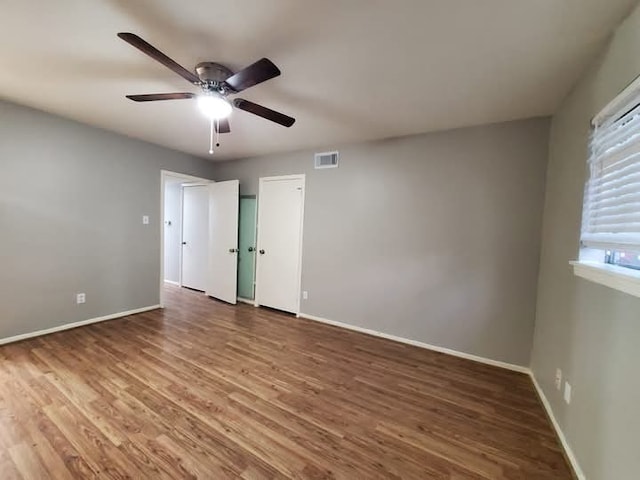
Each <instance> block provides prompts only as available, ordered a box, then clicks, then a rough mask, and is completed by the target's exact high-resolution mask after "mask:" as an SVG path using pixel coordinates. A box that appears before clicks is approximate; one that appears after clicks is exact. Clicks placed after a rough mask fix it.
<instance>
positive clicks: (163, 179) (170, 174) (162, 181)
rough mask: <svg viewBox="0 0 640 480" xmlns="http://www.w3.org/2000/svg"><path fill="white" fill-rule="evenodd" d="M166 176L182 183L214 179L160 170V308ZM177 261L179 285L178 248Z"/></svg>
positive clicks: (161, 301) (161, 299)
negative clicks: (178, 179)
mask: <svg viewBox="0 0 640 480" xmlns="http://www.w3.org/2000/svg"><path fill="white" fill-rule="evenodd" d="M168 177H172V178H180V179H182V180H184V182H183V183H193V182H198V183H201V184H205V185H206V184H209V183H214V180H209V179H207V178H202V177H194V176H193V175H187V174H186V173H178V172H172V171H171V170H160V221H159V222H158V223H159V226H158V228H159V229H160V279H159V282H158V288H159V296H158V298H159V305H160V308H164V187H165V185H166V183H167V180H168ZM180 217H182V198H181V199H180ZM180 241H181V242H182V218H180ZM178 261H179V266H178V268H179V272H180V286H182V249H180V257H179V259H178Z"/></svg>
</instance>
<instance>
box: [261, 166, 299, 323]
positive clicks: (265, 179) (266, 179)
mask: <svg viewBox="0 0 640 480" xmlns="http://www.w3.org/2000/svg"><path fill="white" fill-rule="evenodd" d="M279 180H301V181H302V193H303V195H302V205H301V212H300V239H299V242H300V254H299V258H298V292H297V295H296V311H295V312H294V313H295V314H296V316H297V317H299V316H300V295H301V291H302V251H303V250H304V201H305V198H306V196H307V188H306V175H305V174H304V173H301V174H296V175H279V176H274V177H260V179H259V181H258V213H257V228H256V247H257V246H259V245H260V197H261V196H262V186H263V185H264V183H265V182H270V181H271V182H273V181H279ZM259 270H260V261H259V260H258V258H257V255H256V270H255V278H256V286H255V287H256V288H255V291H254V298H255V301H254V304H253V305H254V306H255V307H259V306H260V303H259V301H258V300H259V289H260V286H259V284H258V283H259V282H258V281H257V279H258V278H259V276H258V271H259Z"/></svg>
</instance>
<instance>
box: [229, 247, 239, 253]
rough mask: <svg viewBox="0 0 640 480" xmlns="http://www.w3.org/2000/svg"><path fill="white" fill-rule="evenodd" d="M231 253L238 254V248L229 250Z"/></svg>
mask: <svg viewBox="0 0 640 480" xmlns="http://www.w3.org/2000/svg"><path fill="white" fill-rule="evenodd" d="M229 253H238V249H237V248H230V249H229Z"/></svg>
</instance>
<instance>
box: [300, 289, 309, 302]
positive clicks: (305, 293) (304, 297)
mask: <svg viewBox="0 0 640 480" xmlns="http://www.w3.org/2000/svg"><path fill="white" fill-rule="evenodd" d="M308 298H309V292H307V291H306V290H305V291H304V292H302V299H303V300H307V299H308Z"/></svg>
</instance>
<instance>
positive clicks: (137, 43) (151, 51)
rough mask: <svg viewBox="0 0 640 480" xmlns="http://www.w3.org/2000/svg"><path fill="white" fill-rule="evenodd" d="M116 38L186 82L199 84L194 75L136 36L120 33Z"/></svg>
mask: <svg viewBox="0 0 640 480" xmlns="http://www.w3.org/2000/svg"><path fill="white" fill-rule="evenodd" d="M118 37H120V38H121V39H122V40H124V41H125V42H127V43H128V44H130V45H132V46H134V47H136V48H137V49H138V50H140V51H141V52H143V53H146V54H147V55H149V56H150V57H151V58H153V59H154V60H156V61H158V62H160V63H161V64H163V65H164V66H165V67H167V68H169V69H170V70H173V71H174V72H175V73H177V74H178V75H180V76H181V77H182V78H184V79H186V80H187V81H189V82H191V83H194V84H196V85H198V84H200V79H199V78H198V77H197V76H196V74H195V73H192V72H190V71H189V70H187V69H186V68H184V67H183V66H181V65H179V64H178V63H176V62H175V61H174V60H172V59H170V58H169V57H167V56H166V55H165V54H164V53H162V52H161V51H160V50H158V49H157V48H156V47H154V46H153V45H151V44H150V43H147V42H145V41H144V40H143V39H141V38H140V37H139V36H137V35H136V34H134V33H128V32H120V33H118Z"/></svg>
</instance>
